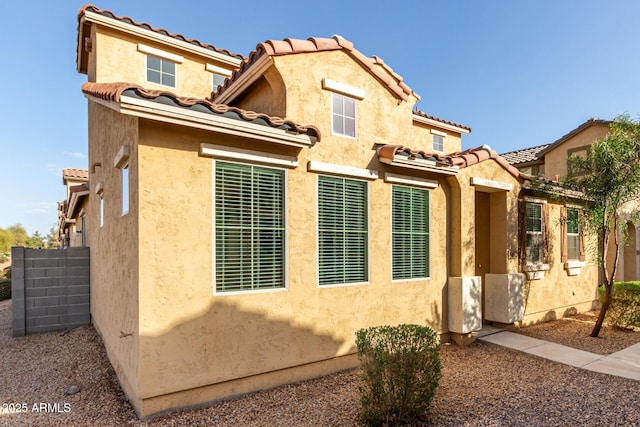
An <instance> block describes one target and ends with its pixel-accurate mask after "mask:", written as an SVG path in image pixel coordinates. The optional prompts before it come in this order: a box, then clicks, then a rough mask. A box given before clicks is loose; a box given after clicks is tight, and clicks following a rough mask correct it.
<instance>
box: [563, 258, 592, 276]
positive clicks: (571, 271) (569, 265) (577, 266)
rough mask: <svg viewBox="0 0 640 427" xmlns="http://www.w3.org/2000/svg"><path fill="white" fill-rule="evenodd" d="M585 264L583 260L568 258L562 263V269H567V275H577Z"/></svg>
mask: <svg viewBox="0 0 640 427" xmlns="http://www.w3.org/2000/svg"><path fill="white" fill-rule="evenodd" d="M586 264H587V263H586V262H584V261H578V260H570V261H567V262H565V263H564V269H565V270H567V275H568V276H577V275H578V274H580V273H581V272H582V269H583V268H584V266H585V265H586Z"/></svg>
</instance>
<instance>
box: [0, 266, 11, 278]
mask: <svg viewBox="0 0 640 427" xmlns="http://www.w3.org/2000/svg"><path fill="white" fill-rule="evenodd" d="M3 277H6V278H7V279H11V266H8V267H5V268H3V269H2V271H0V279H1V278H3Z"/></svg>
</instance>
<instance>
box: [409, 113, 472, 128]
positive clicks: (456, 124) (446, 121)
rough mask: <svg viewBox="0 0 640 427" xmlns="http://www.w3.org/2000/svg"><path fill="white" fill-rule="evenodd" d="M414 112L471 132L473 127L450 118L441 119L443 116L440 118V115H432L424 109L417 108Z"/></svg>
mask: <svg viewBox="0 0 640 427" xmlns="http://www.w3.org/2000/svg"><path fill="white" fill-rule="evenodd" d="M413 114H415V115H416V116H420V117H424V118H425V119H429V120H435V121H436V122H441V123H444V124H447V125H451V126H455V127H459V128H462V129H466V130H468V131H469V132H471V128H470V127H469V126H466V125H461V124H460V123H455V122H450V121H449V120H444V119H441V118H438V117H435V116H431V115H429V114H427V113H425V112H424V111H420V110H419V109H417V108H416V109H415V110H414V111H413Z"/></svg>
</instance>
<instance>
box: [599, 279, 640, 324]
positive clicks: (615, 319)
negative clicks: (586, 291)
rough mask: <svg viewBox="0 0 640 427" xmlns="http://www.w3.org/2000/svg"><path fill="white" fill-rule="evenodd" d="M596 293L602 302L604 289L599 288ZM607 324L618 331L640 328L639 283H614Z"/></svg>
mask: <svg viewBox="0 0 640 427" xmlns="http://www.w3.org/2000/svg"><path fill="white" fill-rule="evenodd" d="M598 291H599V292H600V301H601V302H602V301H604V287H603V286H601V287H600V288H599V289H598ZM607 322H609V324H610V325H613V326H615V327H616V328H620V329H629V328H632V327H634V326H636V327H640V282H619V283H614V285H613V293H612V294H611V305H610V306H609V309H608V310H607Z"/></svg>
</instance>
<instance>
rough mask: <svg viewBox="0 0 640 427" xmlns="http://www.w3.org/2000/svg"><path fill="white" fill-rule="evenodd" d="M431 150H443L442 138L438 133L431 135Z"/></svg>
mask: <svg viewBox="0 0 640 427" xmlns="http://www.w3.org/2000/svg"><path fill="white" fill-rule="evenodd" d="M432 142H433V151H444V138H443V137H442V136H440V135H432Z"/></svg>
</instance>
